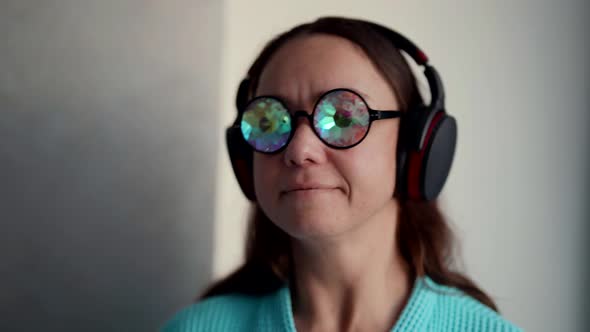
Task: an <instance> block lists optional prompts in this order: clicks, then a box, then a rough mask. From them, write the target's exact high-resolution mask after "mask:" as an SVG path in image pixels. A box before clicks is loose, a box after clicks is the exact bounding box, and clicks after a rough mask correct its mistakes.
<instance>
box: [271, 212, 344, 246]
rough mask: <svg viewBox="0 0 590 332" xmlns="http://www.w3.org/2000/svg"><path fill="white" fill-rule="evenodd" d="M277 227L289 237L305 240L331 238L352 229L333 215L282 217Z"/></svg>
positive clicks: (342, 217) (311, 214) (291, 215)
mask: <svg viewBox="0 0 590 332" xmlns="http://www.w3.org/2000/svg"><path fill="white" fill-rule="evenodd" d="M279 220H281V224H280V225H278V226H279V227H280V228H282V229H283V230H284V231H285V232H286V233H287V234H289V235H290V236H291V237H293V238H296V239H299V240H306V239H318V238H325V237H331V236H335V235H338V234H341V233H343V232H345V231H347V230H348V229H350V228H352V227H353V225H352V222H351V220H350V219H349V218H346V217H344V216H343V215H334V213H325V212H324V213H310V211H308V212H307V213H301V214H290V215H284V216H283V217H282V218H280V219H279Z"/></svg>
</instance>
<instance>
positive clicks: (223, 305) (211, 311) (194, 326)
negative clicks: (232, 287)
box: [161, 294, 264, 332]
mask: <svg viewBox="0 0 590 332" xmlns="http://www.w3.org/2000/svg"><path fill="white" fill-rule="evenodd" d="M263 299H264V298H263V297H257V296H248V295H240V294H228V295H220V296H214V297H211V298H207V299H205V300H203V301H200V302H198V303H195V304H193V305H191V306H188V307H186V308H183V309H182V310H180V311H178V312H177V313H176V314H175V315H174V316H173V317H172V318H171V319H170V320H168V321H167V322H166V323H165V324H164V326H163V327H162V329H161V332H200V331H240V330H248V329H249V328H250V327H251V328H254V327H255V326H254V325H253V324H255V322H254V321H253V317H254V316H255V315H256V311H257V310H258V307H259V306H260V304H261V303H262V302H263ZM251 328H250V329H251Z"/></svg>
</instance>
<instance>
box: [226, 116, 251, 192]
mask: <svg viewBox="0 0 590 332" xmlns="http://www.w3.org/2000/svg"><path fill="white" fill-rule="evenodd" d="M225 140H226V143H227V150H228V152H229V159H230V161H231V166H232V168H233V170H234V174H235V175H236V179H237V180H238V183H239V185H240V188H241V189H242V192H243V193H244V195H245V196H246V198H248V199H249V200H250V201H256V194H255V192H254V177H253V174H254V173H253V169H252V165H253V164H252V159H253V153H252V151H251V148H250V147H249V146H248V143H246V142H245V141H244V139H243V137H242V133H241V132H240V130H239V129H238V128H231V127H230V128H228V129H227V130H226V132H225Z"/></svg>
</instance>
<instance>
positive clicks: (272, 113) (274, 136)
mask: <svg viewBox="0 0 590 332" xmlns="http://www.w3.org/2000/svg"><path fill="white" fill-rule="evenodd" d="M241 129H242V135H244V139H245V140H246V142H248V144H250V145H251V146H252V147H253V148H254V149H255V150H257V151H261V152H274V151H277V150H279V149H280V148H282V147H283V146H284V145H285V143H287V140H288V139H289V135H290V133H291V117H290V116H289V112H288V111H287V109H286V108H285V107H284V106H283V104H281V102H280V101H278V100H276V99H273V98H258V99H255V100H253V101H252V102H251V103H250V104H249V105H248V107H247V108H246V110H245V111H244V115H243V116H242V123H241Z"/></svg>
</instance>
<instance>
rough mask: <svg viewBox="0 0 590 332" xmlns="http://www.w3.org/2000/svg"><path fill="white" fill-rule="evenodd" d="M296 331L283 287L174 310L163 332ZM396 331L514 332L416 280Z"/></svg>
mask: <svg viewBox="0 0 590 332" xmlns="http://www.w3.org/2000/svg"><path fill="white" fill-rule="evenodd" d="M201 331H207V332H218V331H232V332H233V331H248V332H250V331H264V332H267V331H268V332H296V330H295V324H294V320H293V312H292V309H291V296H290V292H289V287H288V285H285V286H283V287H282V288H280V289H279V290H277V291H275V292H274V293H270V294H268V295H265V296H259V297H256V296H246V295H238V294H230V295H220V296H215V297H211V298H208V299H205V300H203V301H201V302H199V303H196V304H193V305H191V306H189V307H187V308H185V309H183V310H181V311H179V312H178V313H177V314H176V315H175V316H174V317H173V318H172V319H171V320H169V321H168V322H167V323H166V324H165V325H164V327H163V328H162V332H201ZM391 331H393V332H401V331H404V332H405V331H420V332H423V331H424V332H426V331H432V332H434V331H436V332H446V331H453V332H454V331H460V332H464V331H469V332H471V331H473V332H488V331H489V332H492V331H493V332H517V331H522V330H521V329H520V328H518V327H517V326H515V325H513V324H512V323H510V322H508V321H507V320H505V319H503V318H502V317H501V316H500V315H498V314H497V313H496V312H495V311H493V310H492V309H490V308H488V307H487V306H485V305H483V304H481V303H480V302H478V301H477V300H475V299H474V298H472V297H470V296H467V295H466V294H464V293H463V292H461V291H460V290H458V289H457V288H451V287H448V286H444V285H439V284H437V283H435V282H434V281H433V280H432V279H430V278H429V277H427V276H425V277H420V278H417V279H416V281H415V283H414V286H413V288H412V293H411V295H410V299H409V300H408V302H407V304H406V306H405V307H404V309H403V310H402V313H401V315H400V317H399V319H398V320H397V322H396V323H395V325H394V326H393V327H392V328H391Z"/></svg>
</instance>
